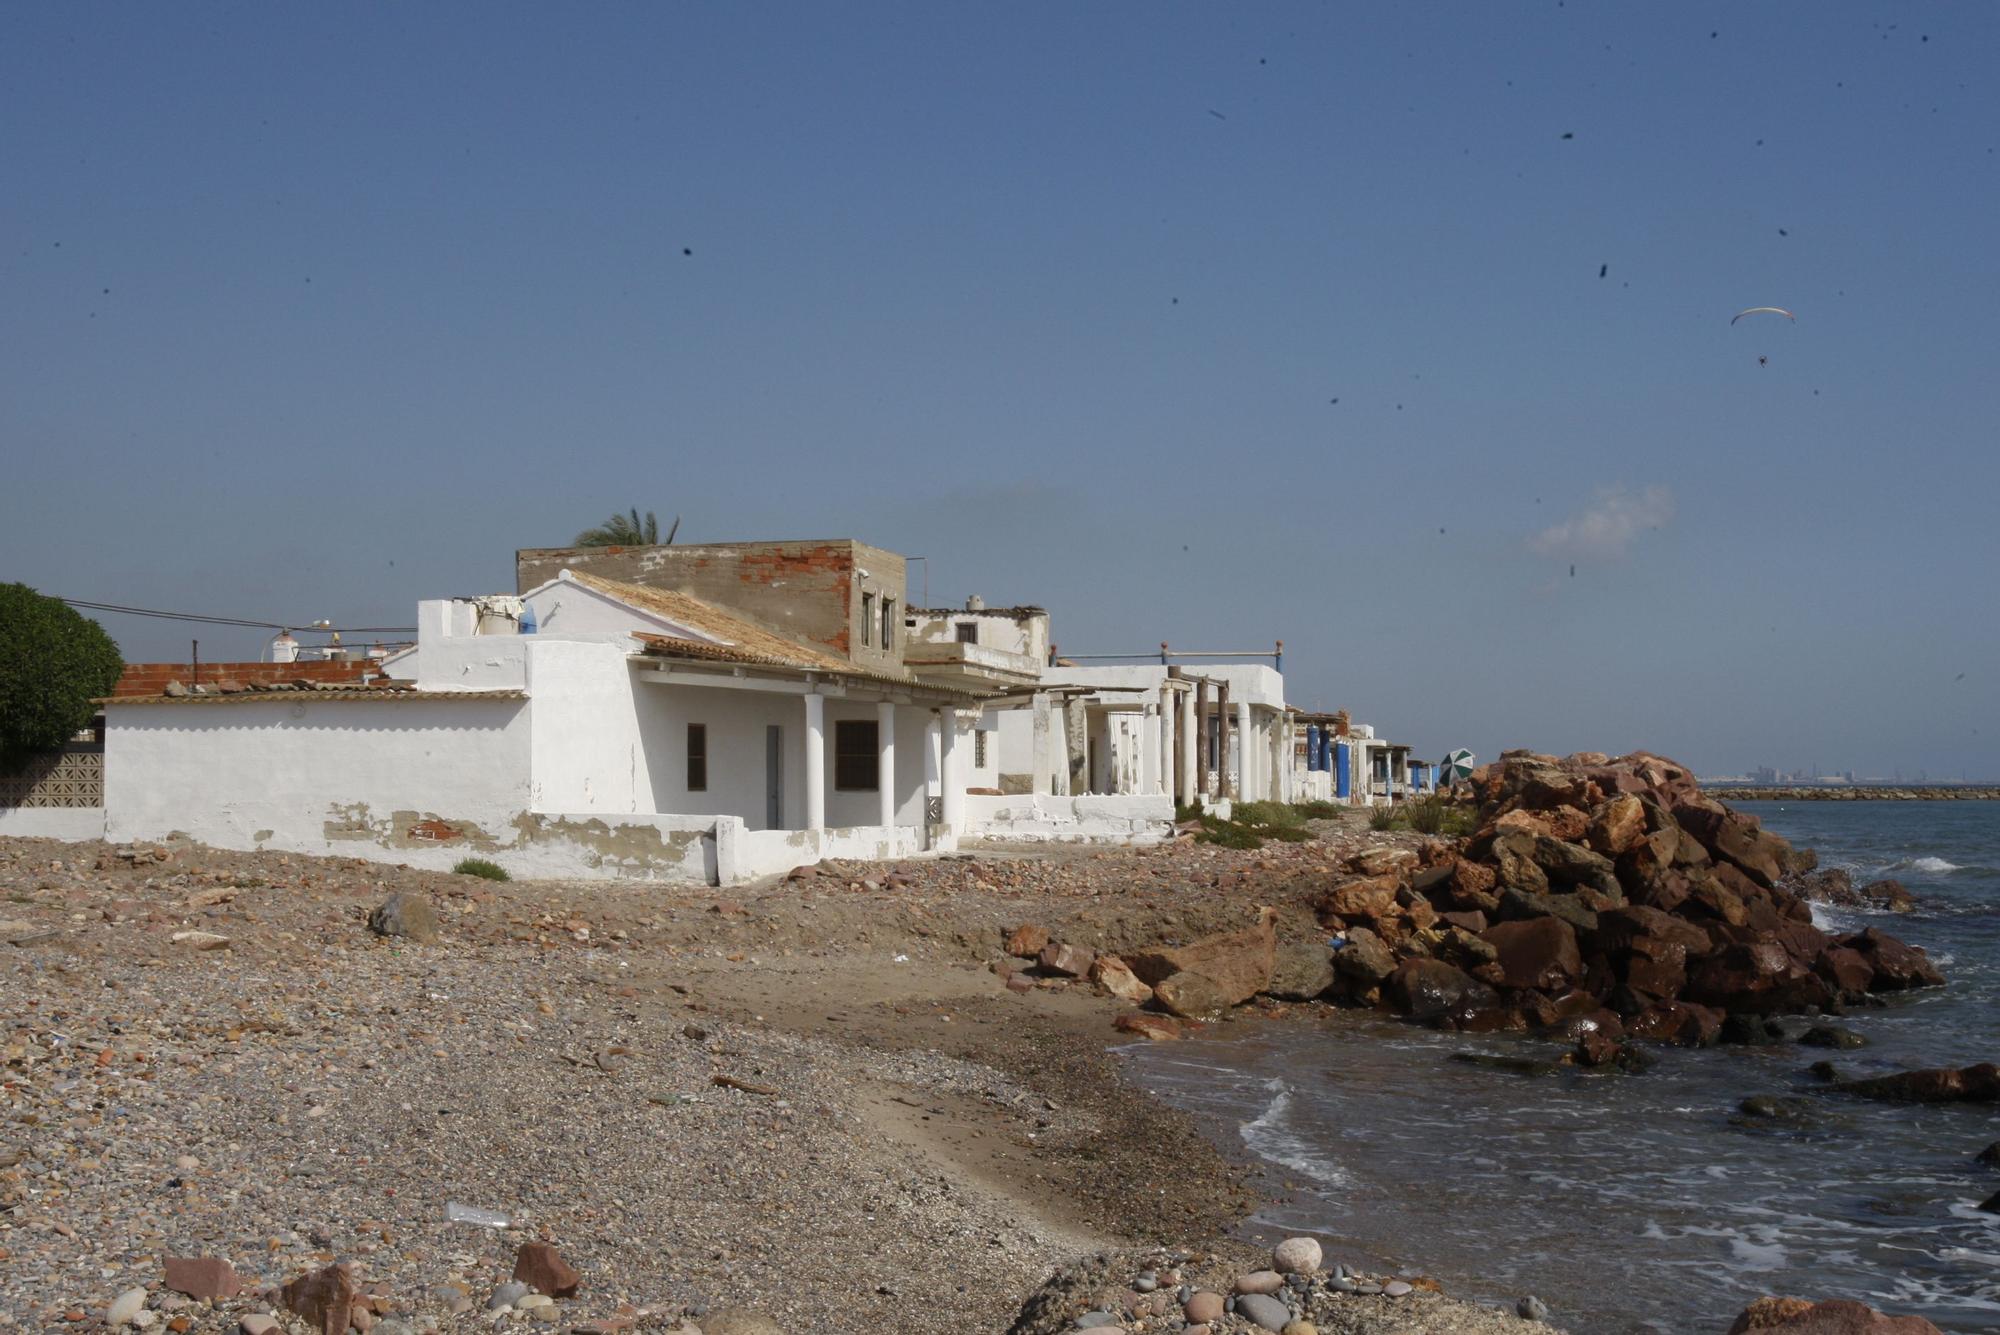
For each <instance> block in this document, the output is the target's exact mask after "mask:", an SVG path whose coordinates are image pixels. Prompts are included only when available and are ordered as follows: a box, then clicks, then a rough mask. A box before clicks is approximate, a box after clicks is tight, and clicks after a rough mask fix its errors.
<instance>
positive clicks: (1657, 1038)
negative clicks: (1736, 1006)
mask: <svg viewBox="0 0 2000 1335" xmlns="http://www.w3.org/2000/svg"><path fill="white" fill-rule="evenodd" d="M1721 1031H1722V1012H1721V1011H1718V1010H1713V1009H1711V1008H1710V1007H1707V1006H1702V1005H1697V1004H1695V1003H1694V1002H1688V1001H1662V1002H1659V1003H1657V1004H1655V1005H1652V1006H1648V1007H1647V1008H1646V1009H1645V1010H1643V1011H1641V1012H1639V1014H1637V1015H1635V1016H1633V1017H1632V1018H1631V1019H1629V1020H1627V1021H1626V1022H1625V1032H1626V1033H1627V1034H1629V1035H1630V1036H1631V1037H1633V1038H1644V1039H1651V1040H1652V1041H1654V1042H1656V1043H1673V1044H1676V1045H1678V1046H1680V1047H1687V1048H1698V1047H1706V1046H1708V1045H1709V1044H1710V1043H1713V1042H1714V1041H1715V1038H1716V1035H1717V1034H1719V1033H1720V1032H1721Z"/></svg>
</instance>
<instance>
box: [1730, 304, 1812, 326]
mask: <svg viewBox="0 0 2000 1335" xmlns="http://www.w3.org/2000/svg"><path fill="white" fill-rule="evenodd" d="M1746 315H1782V316H1784V317H1785V318H1786V319H1787V320H1790V321H1791V322H1792V323H1793V324H1797V323H1798V322H1799V317H1798V316H1796V315H1794V314H1792V313H1791V312H1790V311H1788V310H1786V309H1785V308H1784V307H1783V306H1752V307H1751V308H1750V309H1749V310H1745V311H1738V312H1736V317H1735V319H1732V320H1731V321H1730V322H1729V323H1730V324H1732V325H1733V324H1735V323H1736V321H1737V320H1740V319H1742V318H1743V317H1744V316H1746Z"/></svg>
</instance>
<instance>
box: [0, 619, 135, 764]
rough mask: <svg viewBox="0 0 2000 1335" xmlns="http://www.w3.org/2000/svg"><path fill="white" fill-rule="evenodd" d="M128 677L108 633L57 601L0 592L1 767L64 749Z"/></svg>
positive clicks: (123, 661)
mask: <svg viewBox="0 0 2000 1335" xmlns="http://www.w3.org/2000/svg"><path fill="white" fill-rule="evenodd" d="M124 670H125V660H124V659H123V658H122V657H120V656H119V653H118V646H117V645H116V644H113V643H112V642H111V637H110V636H109V635H106V634H105V633H104V627H102V626H100V625H98V624H97V623H96V622H95V621H92V620H91V619H90V618H89V617H87V616H84V615H82V614H81V613H79V612H77V611H75V610H74V609H72V608H71V607H69V606H68V605H67V604H66V603H64V602H63V601H62V600H61V599H60V598H49V597H45V596H43V595H42V594H39V593H36V592H35V591H34V590H33V589H31V588H29V587H28V586H27V585H25V584H0V763H4V764H8V765H12V764H15V763H18V762H19V761H20V760H21V758H22V757H24V756H25V755H27V754H28V753H30V752H34V751H52V750H55V749H56V748H57V747H60V746H61V745H62V744H63V743H64V742H66V741H68V740H69V739H70V737H71V736H72V735H73V734H75V733H76V732H77V731H78V730H79V729H81V728H82V727H83V726H84V725H85V724H87V723H89V722H90V720H91V716H92V715H94V714H95V713H96V712H97V706H96V705H94V704H92V703H91V701H92V700H94V699H96V698H97V697H99V696H105V695H109V694H111V691H112V688H113V687H115V686H116V685H117V684H118V676H119V674H120V673H121V672H123V671H124Z"/></svg>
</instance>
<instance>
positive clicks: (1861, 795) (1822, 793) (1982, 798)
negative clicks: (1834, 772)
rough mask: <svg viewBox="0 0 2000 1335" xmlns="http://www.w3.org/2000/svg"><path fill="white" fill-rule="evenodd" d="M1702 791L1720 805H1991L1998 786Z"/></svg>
mask: <svg viewBox="0 0 2000 1335" xmlns="http://www.w3.org/2000/svg"><path fill="white" fill-rule="evenodd" d="M1702 791H1703V792H1705V793H1707V794H1708V795H1709V796H1710V797H1713V798H1716V799H1718V800H1720V801H1723V802H1994V801H2000V787H1975V786H1972V785H1969V784H1947V785H1944V786H1937V785H1914V784H1912V785H1909V786H1904V785H1900V784H1897V785H1891V784H1879V785H1878V784H1860V785H1852V786H1842V787H1818V786H1813V787H1803V788H1790V787H1766V786H1763V785H1752V784H1727V783H1723V784H1703V785H1702Z"/></svg>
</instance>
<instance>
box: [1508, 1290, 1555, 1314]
mask: <svg viewBox="0 0 2000 1335" xmlns="http://www.w3.org/2000/svg"><path fill="white" fill-rule="evenodd" d="M1514 1311H1515V1313H1516V1314H1517V1315H1518V1316H1519V1317H1520V1318H1521V1320H1523V1321H1547V1320H1548V1319H1549V1305H1548V1304H1547V1303H1545V1302H1543V1301H1542V1300H1541V1299H1540V1298H1537V1297H1536V1296H1535V1295H1534V1294H1532V1293H1531V1294H1529V1295H1528V1296H1527V1297H1525V1298H1523V1299H1521V1301H1520V1302H1518V1303H1515V1304H1514Z"/></svg>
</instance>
